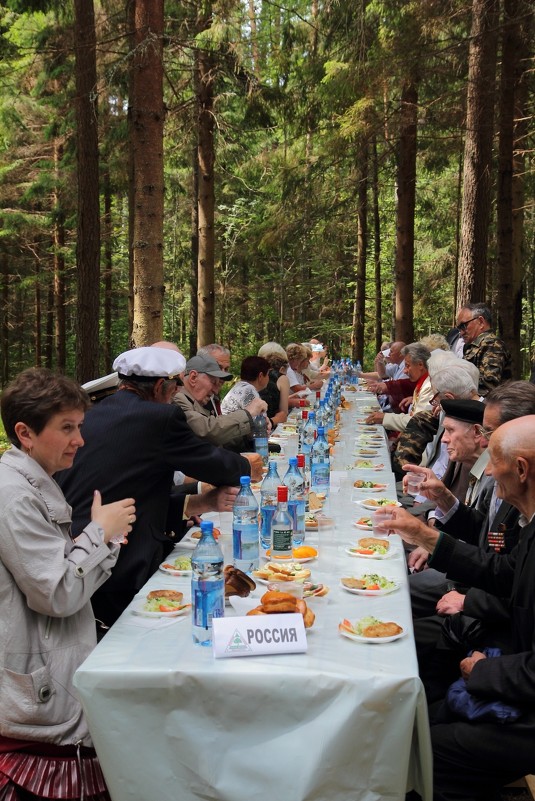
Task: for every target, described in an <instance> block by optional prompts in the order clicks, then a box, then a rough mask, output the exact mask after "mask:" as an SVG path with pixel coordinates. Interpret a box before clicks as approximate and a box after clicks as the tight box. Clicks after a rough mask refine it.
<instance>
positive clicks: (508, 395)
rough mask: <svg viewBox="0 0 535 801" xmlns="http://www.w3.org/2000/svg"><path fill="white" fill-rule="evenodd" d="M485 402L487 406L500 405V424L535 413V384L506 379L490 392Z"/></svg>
mask: <svg viewBox="0 0 535 801" xmlns="http://www.w3.org/2000/svg"><path fill="white" fill-rule="evenodd" d="M484 403H485V406H497V407H498V409H499V416H500V424H503V423H507V422H509V420H516V418H517V417H525V416H526V415H529V414H535V384H532V383H531V382H530V381H505V382H504V383H503V384H500V386H498V387H495V388H494V389H492V390H491V391H490V392H489V394H488V395H487V397H486V398H485V401H484Z"/></svg>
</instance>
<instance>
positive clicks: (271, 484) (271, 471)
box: [260, 462, 281, 551]
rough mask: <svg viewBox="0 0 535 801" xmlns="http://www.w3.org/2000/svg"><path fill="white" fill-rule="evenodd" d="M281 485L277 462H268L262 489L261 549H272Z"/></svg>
mask: <svg viewBox="0 0 535 801" xmlns="http://www.w3.org/2000/svg"><path fill="white" fill-rule="evenodd" d="M280 483H281V480H280V476H279V474H278V472H277V462H268V471H267V475H266V477H265V478H264V480H263V481H262V486H261V487H260V547H261V548H262V550H263V551H267V550H268V549H269V548H271V520H272V518H273V515H274V514H275V509H276V508H277V487H278V486H279V484H280Z"/></svg>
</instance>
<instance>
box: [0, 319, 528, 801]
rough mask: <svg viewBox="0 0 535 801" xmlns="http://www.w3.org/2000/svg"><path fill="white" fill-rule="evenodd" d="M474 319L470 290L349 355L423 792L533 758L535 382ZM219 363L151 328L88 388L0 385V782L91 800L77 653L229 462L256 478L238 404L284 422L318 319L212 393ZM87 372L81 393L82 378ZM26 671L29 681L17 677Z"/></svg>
mask: <svg viewBox="0 0 535 801" xmlns="http://www.w3.org/2000/svg"><path fill="white" fill-rule="evenodd" d="M491 322H492V321H491V316H490V311H489V309H488V307H487V306H485V305H484V304H470V305H467V306H465V307H463V308H461V309H460V311H459V313H458V317H457V327H456V329H454V332H453V334H452V332H450V333H449V334H448V342H449V343H450V344H451V345H452V348H451V349H450V344H448V342H447V341H446V339H445V338H444V337H443V336H441V335H433V336H429V337H426V338H423V339H422V340H420V341H418V342H413V343H404V342H400V341H396V342H392V343H386V342H385V343H384V344H383V346H382V348H381V351H380V353H379V354H378V355H377V357H376V358H375V362H374V370H373V371H371V372H369V373H363V374H362V377H364V378H366V380H367V381H368V386H369V387H371V388H372V389H373V390H374V391H375V392H376V393H377V396H378V399H379V402H380V405H381V410H380V411H377V412H373V413H371V414H370V416H369V417H368V422H369V423H375V424H382V425H383V426H384V428H385V431H386V432H387V434H388V437H389V442H390V445H391V449H392V465H393V469H394V471H395V472H396V474H397V475H398V477H399V479H400V498H401V500H402V504H403V506H402V507H400V508H398V509H396V510H395V511H394V515H395V517H394V521H390V522H388V523H387V522H385V524H384V525H385V530H387V529H388V527H390V528H392V527H394V528H395V530H396V531H397V532H398V533H401V536H402V537H403V539H404V540H405V542H406V543H407V569H408V571H409V573H410V578H409V583H410V588H411V598H412V606H413V617H414V625H415V637H416V647H417V654H418V660H419V668H420V675H421V678H422V681H423V683H424V686H425V689H426V693H427V697H428V703H429V712H430V722H431V732H432V742H433V754H434V793H435V795H434V797H435V799H436V801H455V800H457V801H461V800H462V801H471V800H472V799H473V800H474V801H475V800H476V799H483V798H485V799H488V798H492V797H493V796H494V795H495V794H496V791H497V790H498V789H499V788H500V787H501V786H502V785H504V784H506V783H507V782H509V781H511V780H514V779H517V778H519V777H521V776H523V775H525V774H527V773H531V772H535V756H534V755H533V751H532V750H531V735H532V734H533V733H535V692H534V687H535V650H534V648H535V551H534V550H533V548H532V547H531V543H532V541H533V540H534V538H535V523H534V515H535V501H534V500H533V499H535V386H534V385H533V384H530V383H529V382H526V381H511V380H509V379H511V364H510V356H509V354H508V352H507V350H506V348H505V346H504V344H503V342H502V341H501V340H500V339H499V338H498V337H496V336H495V334H493V333H492V331H491ZM230 362H231V359H230V353H229V351H228V349H226V348H225V347H223V346H222V345H218V344H213V345H208V346H205V347H204V348H201V349H200V350H199V351H198V353H197V354H196V355H195V356H193V357H192V358H190V359H189V360H188V361H186V359H185V358H184V356H183V355H182V354H181V353H180V351H179V350H178V348H177V347H176V346H175V345H173V344H172V343H164V342H158V343H155V345H153V346H151V347H143V348H137V349H134V350H130V351H126V352H125V353H122V354H121V355H120V356H118V357H117V359H116V360H115V362H114V369H115V370H116V373H114V374H111V375H110V376H106V377H105V380H104V381H103V387H105V390H104V394H105V397H104V398H103V399H102V400H100V401H99V402H96V403H94V404H93V405H92V406H91V405H90V402H89V398H88V396H87V394H86V393H85V392H84V391H83V389H81V388H80V387H78V386H77V385H76V384H75V383H74V382H73V381H70V380H69V379H66V378H64V377H62V376H57V375H55V374H54V373H52V372H50V371H48V370H44V369H41V368H31V369H29V370H26V371H24V372H23V373H21V374H20V375H19V376H18V377H17V378H16V379H15V380H14V381H13V382H12V383H11V385H10V386H9V387H8V388H7V389H6V390H5V391H4V392H3V394H2V398H1V410H2V420H3V422H4V426H5V429H6V433H7V435H8V437H9V439H10V441H11V443H12V445H13V447H12V448H11V449H10V450H9V451H8V452H6V453H5V454H4V455H3V457H2V459H1V460H0V504H1V508H2V518H1V521H0V543H1V545H0V548H1V550H0V571H1V572H2V591H1V596H0V597H1V598H2V601H3V607H4V608H7V606H8V605H9V608H10V615H9V616H8V618H9V622H8V623H6V624H4V625H3V627H2V628H1V629H0V650H1V652H2V660H3V667H4V672H5V674H6V679H5V680H4V681H3V682H2V683H0V694H2V705H1V706H2V709H6V708H7V707H9V709H10V712H9V714H3V715H2V717H1V719H0V797H1V798H2V799H5V801H17V800H18V801H27V799H35V798H41V797H44V796H43V795H42V794H41V790H40V788H41V786H42V783H43V781H44V780H45V779H46V781H47V786H48V790H47V793H48V795H47V796H46V797H47V798H58V799H60V798H61V799H71V798H72V799H75V798H79V797H81V796H82V795H84V794H85V796H84V797H85V798H86V799H95V801H96V799H109V795H108V793H107V790H106V786H105V783H104V779H103V777H102V775H101V773H100V769H99V765H98V760H97V759H96V755H95V752H94V751H93V748H92V743H91V738H90V735H89V731H88V729H87V724H86V722H85V719H84V716H83V713H82V710H81V707H80V705H79V703H78V701H77V700H76V699H75V696H74V694H73V693H72V692H71V685H72V676H73V674H74V671H75V670H76V667H77V666H78V665H79V664H80V663H81V662H82V661H83V659H84V658H85V656H86V655H87V653H89V651H90V650H91V648H92V647H93V646H94V644H95V642H96V640H97V635H98V636H99V637H100V636H104V634H105V632H106V631H107V629H108V628H109V627H110V626H111V625H113V623H114V622H115V621H116V620H117V618H118V617H119V615H120V614H121V613H122V612H123V611H124V609H125V608H126V606H127V605H128V604H129V603H130V601H131V600H132V598H133V597H134V595H135V594H136V593H137V592H138V591H139V589H141V587H142V586H143V585H144V584H145V582H146V581H147V580H148V578H149V577H150V575H151V574H152V573H153V572H154V570H155V569H156V568H157V566H158V564H159V563H160V562H161V561H163V560H164V559H165V558H166V556H167V555H168V554H169V553H170V551H171V550H172V548H173V545H174V543H175V542H176V541H177V540H179V539H180V538H181V537H182V536H184V533H185V531H186V529H187V526H188V525H189V521H190V520H191V519H196V517H197V516H198V515H200V514H202V513H203V512H205V511H209V510H219V511H230V510H231V509H232V505H233V502H234V499H235V497H236V494H237V491H238V490H237V485H238V484H239V478H240V476H241V475H250V476H251V478H252V479H253V480H255V481H258V480H260V478H261V475H262V462H261V459H260V457H259V455H258V454H255V453H254V448H253V442H252V437H253V431H254V418H255V417H256V416H258V415H265V416H266V417H267V418H268V428H270V429H273V428H275V427H276V426H277V425H279V424H281V423H284V422H285V421H286V419H287V417H288V413H289V410H290V409H291V408H292V407H296V406H299V402H300V397H301V395H302V394H303V393H307V392H308V390H317V389H320V388H321V386H322V383H323V379H324V378H325V377H327V376H328V375H329V360H328V358H327V352H326V349H325V348H324V346H323V345H322V343H321V342H319V341H318V340H311V341H309V342H306V343H290V344H288V345H287V347H286V348H284V347H282V346H281V345H280V344H278V343H276V342H267V343H265V344H263V345H262V346H261V347H260V348H259V350H258V353H257V354H256V355H253V354H251V355H248V356H247V357H246V358H244V359H243V361H242V363H241V366H240V377H239V380H237V381H236V382H235V383H234V384H233V385H232V386H231V387H230V389H229V391H228V392H227V393H226V394H224V397H223V398H221V390H222V388H223V387H224V385H225V383H226V382H229V381H231V380H232V379H233V375H232V373H230V372H229V368H230ZM89 389H90V390H91V392H90V394H91V398H92V399H97V397H98V393H99V386H98V382H90V387H89ZM114 390H116V391H114ZM110 393H111V394H110ZM82 422H83V438H82V433H81V431H82V428H81V427H82ZM124 432H128V436H125V435H124ZM82 446H84V447H82ZM407 472H410V473H412V474H417V475H419V476H420V478H421V479H422V481H421V483H420V487H419V495H418V496H417V497H416V499H413V498H412V497H409V496H407V495H406V494H405V493H404V487H405V484H406V478H404V476H405V474H406V473H407ZM96 488H98V490H99V491H98V492H96V491H95V490H96ZM28 531H31V532H32V536H31V537H29V536H28ZM117 535H122V536H124V537H125V538H126V539H127V541H128V547H127V548H123V547H121V546H120V544H117V542H116V538H117ZM43 558H46V562H47V565H49V566H50V568H49V570H48V573H47V577H46V580H43V571H42V564H43ZM532 566H533V571H534V573H532V572H531V569H532ZM91 607H92V609H91ZM93 614H94V616H95V617H96V619H97V624H98V625H97V631H95V628H94V618H93ZM47 620H50V621H51V625H49V624H47V623H46V621H47ZM489 649H494V650H489ZM496 649H499V650H496ZM45 653H46V654H47V655H48V656H47V660H48V661H47V664H46V665H43V657H42V655H43V654H45ZM22 654H23V655H24V656H21V655H22ZM52 670H53V671H54V673H53V674H52ZM22 673H26V674H30V677H31V681H30V685H31V686H25V685H19V684H18V683H17V681H16V677H17V674H22ZM459 677H462V678H463V679H464V681H465V685H466V687H465V689H467V690H468V692H469V693H471V694H472V696H473V697H474V698H475V699H479V700H481V701H488V702H492V703H490V706H491V707H492V705H493V704H494V711H496V709H498V711H500V710H501V709H502V707H503V708H506V707H507V708H512V709H513V710H516V711H517V712H518V714H517V715H516V717H515V716H514V715H512V716H510V718H509V719H508V722H507V723H506V724H504V723H502V722H500V721H501V718H499V717H498V716H497V714H496V715H495V716H494V717H493V715H492V712H489V713H488V714H487V716H486V717H482V718H480V719H479V718H477V717H475V718H473V719H470V720H467V719H465V718H464V717H463V715H462V714H460V713H459V712H458V711H456V710H455V709H454V707H453V706H452V704H451V703H450V699H449V687H450V685H451V684H452V683H453V682H454V681H455V680H456V679H457V678H459ZM51 699H52V700H51ZM28 710H30V713H29V712H28ZM60 762H61V765H60V764H59V763H60ZM79 766H81V767H80V768H79Z"/></svg>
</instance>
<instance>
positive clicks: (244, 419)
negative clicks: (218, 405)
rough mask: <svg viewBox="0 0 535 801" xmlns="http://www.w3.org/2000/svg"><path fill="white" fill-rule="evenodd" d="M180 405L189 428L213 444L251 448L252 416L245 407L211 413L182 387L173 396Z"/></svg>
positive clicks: (239, 448) (236, 448)
mask: <svg viewBox="0 0 535 801" xmlns="http://www.w3.org/2000/svg"><path fill="white" fill-rule="evenodd" d="M173 403H176V404H177V406H180V408H181V409H182V411H183V412H184V414H185V415H186V420H187V422H188V425H189V427H190V428H191V430H192V431H193V432H194V433H195V434H197V436H198V437H203V438H204V439H207V440H208V441H209V442H211V443H212V444H213V445H223V446H225V447H227V448H231V449H232V450H238V451H244V452H245V451H250V450H252V446H251V440H252V437H253V418H252V417H251V415H250V414H249V412H246V411H245V409H238V410H237V411H235V412H229V414H220V415H217V416H216V415H213V414H211V413H210V411H209V410H208V409H205V408H204V406H201V404H200V403H199V402H198V401H196V400H195V399H194V398H192V397H191V395H190V394H189V393H188V392H187V390H186V389H184V388H182V389H181V390H180V392H177V394H176V395H175V397H174V398H173Z"/></svg>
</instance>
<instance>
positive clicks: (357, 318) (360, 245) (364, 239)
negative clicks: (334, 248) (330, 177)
mask: <svg viewBox="0 0 535 801" xmlns="http://www.w3.org/2000/svg"><path fill="white" fill-rule="evenodd" d="M358 163H359V172H358V178H357V181H358V189H357V265H356V270H355V299H354V303H353V330H352V336H351V356H352V358H353V361H354V362H356V361H357V359H358V360H359V361H360V362H362V361H363V360H364V323H365V316H366V253H367V250H368V145H367V144H363V145H362V148H361V150H360V151H359V153H358Z"/></svg>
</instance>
